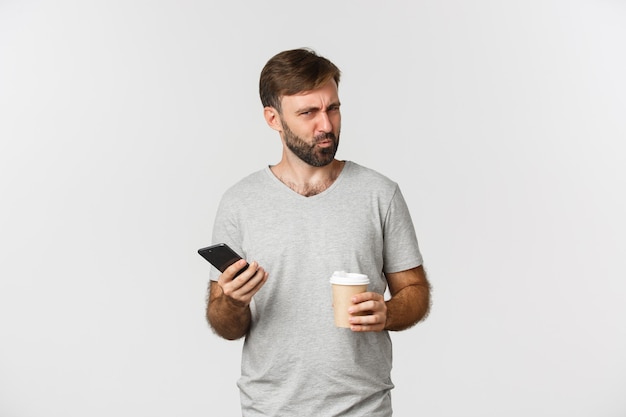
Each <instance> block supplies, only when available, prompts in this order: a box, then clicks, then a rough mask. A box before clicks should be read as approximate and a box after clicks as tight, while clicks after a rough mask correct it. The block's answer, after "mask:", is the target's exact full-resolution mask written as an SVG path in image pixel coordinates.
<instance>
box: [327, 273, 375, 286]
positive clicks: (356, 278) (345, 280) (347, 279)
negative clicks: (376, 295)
mask: <svg viewBox="0 0 626 417" xmlns="http://www.w3.org/2000/svg"><path fill="white" fill-rule="evenodd" d="M330 283H331V284H338V285H367V284H369V283H370V279H369V278H368V277H367V275H365V274H358V273H356V272H345V271H335V272H334V273H333V275H332V276H331V277H330Z"/></svg>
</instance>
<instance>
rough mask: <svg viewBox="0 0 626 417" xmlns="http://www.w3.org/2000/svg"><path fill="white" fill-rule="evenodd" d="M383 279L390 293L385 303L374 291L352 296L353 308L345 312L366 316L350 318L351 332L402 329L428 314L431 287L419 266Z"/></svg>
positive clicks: (380, 295)
mask: <svg viewBox="0 0 626 417" xmlns="http://www.w3.org/2000/svg"><path fill="white" fill-rule="evenodd" d="M385 276H386V278H387V282H388V284H389V292H390V294H391V298H390V299H389V300H388V301H386V302H385V301H384V298H383V295H382V294H378V293H375V292H365V293H362V294H357V295H355V296H354V297H353V299H352V302H353V303H354V304H355V305H354V306H352V307H350V309H349V310H348V311H349V312H350V314H355V313H363V312H367V314H368V315H365V316H359V315H353V316H351V317H350V323H351V324H352V326H351V329H352V330H353V331H356V332H372V331H374V332H376V331H381V330H404V329H408V328H409V327H411V326H413V325H415V324H416V323H418V322H419V321H420V320H422V319H424V318H425V317H426V316H427V315H428V311H429V310H430V284H429V283H428V280H427V279H426V273H425V272H424V268H423V267H422V266H421V265H420V266H418V267H416V268H413V269H409V270H406V271H402V272H394V273H391V274H385Z"/></svg>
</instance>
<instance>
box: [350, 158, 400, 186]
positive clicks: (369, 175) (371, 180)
mask: <svg viewBox="0 0 626 417" xmlns="http://www.w3.org/2000/svg"><path fill="white" fill-rule="evenodd" d="M346 164H347V167H348V174H349V175H348V177H349V178H351V179H352V180H355V181H357V182H358V183H360V184H364V185H366V184H370V185H372V184H374V185H377V186H379V187H385V188H396V186H397V183H396V182H395V181H394V180H392V179H391V178H389V177H388V176H386V175H384V174H382V173H381V172H379V171H377V170H375V169H373V168H369V167H366V166H363V165H360V164H357V163H356V162H354V161H346Z"/></svg>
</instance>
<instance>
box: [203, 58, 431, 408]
mask: <svg viewBox="0 0 626 417" xmlns="http://www.w3.org/2000/svg"><path fill="white" fill-rule="evenodd" d="M339 78H340V71H339V69H338V68H337V67H336V66H335V65H334V64H333V63H332V62H330V61H329V60H327V59H326V58H323V57H320V56H318V55H317V54H316V53H314V52H313V51H310V50H305V49H296V50H289V51H284V52H281V53H279V54H277V55H276V56H274V57H273V58H271V59H270V60H269V61H268V62H267V64H266V65H265V67H264V68H263V71H262V72H261V77H260V95H261V101H262V104H263V106H264V109H263V114H264V117H265V120H266V122H267V124H268V125H269V126H270V127H271V128H272V129H274V130H276V131H277V132H278V133H279V135H280V138H281V140H282V144H283V152H282V159H281V160H280V162H279V163H278V164H276V165H273V166H268V167H266V168H265V169H262V170H261V171H258V172H255V173H253V174H252V175H250V176H248V177H246V178H244V179H243V180H241V181H240V182H239V183H237V184H236V185H234V186H233V187H232V188H230V189H229V190H228V191H227V192H226V193H225V194H224V196H223V197H222V200H221V202H220V206H219V208H218V212H217V215H216V219H215V225H214V229H213V242H214V243H218V242H224V243H227V244H228V245H229V246H231V247H232V248H233V249H235V251H237V252H238V253H239V254H241V255H242V256H243V257H244V258H245V259H248V260H250V267H249V268H248V269H247V270H246V271H244V272H243V273H241V274H240V275H239V276H238V277H236V278H234V276H235V275H236V273H237V271H238V270H239V269H241V267H242V266H244V265H245V263H246V261H245V260H241V261H239V262H238V263H235V264H234V265H232V266H231V267H229V268H228V269H227V270H225V271H224V273H222V274H221V275H219V276H217V274H218V272H217V270H215V269H212V274H213V275H211V282H210V289H209V291H210V292H209V301H208V306H207V319H208V321H209V323H210V325H211V327H212V328H213V330H214V331H215V332H216V333H217V334H218V335H220V336H222V337H224V338H226V339H238V338H241V337H245V341H244V346H243V352H242V364H241V377H240V379H239V381H238V386H239V389H240V394H241V407H242V413H243V415H244V416H369V417H372V416H389V415H391V414H392V408H391V397H390V390H391V389H392V388H393V383H392V381H391V378H390V373H391V365H392V363H391V354H392V352H391V340H390V337H389V334H388V331H389V330H403V329H406V328H409V327H411V326H412V325H414V324H416V323H417V322H418V321H420V320H421V319H423V318H424V317H425V316H426V314H427V313H428V309H429V303H430V286H429V284H428V281H427V279H426V276H425V273H424V269H423V267H422V256H421V254H420V251H419V248H418V244H417V239H416V236H415V231H414V228H413V224H412V221H411V217H410V215H409V211H408V208H407V206H406V203H405V201H404V199H403V197H402V194H401V192H400V189H399V188H398V185H397V184H396V183H394V182H392V181H391V180H389V179H388V178H386V177H384V176H383V175H381V174H379V173H377V172H375V171H373V170H370V169H367V168H365V167H362V166H359V165H357V164H356V163H354V162H351V161H340V160H337V159H335V153H336V152H337V146H338V144H339V134H340V130H341V113H340V111H339V109H340V101H339V96H338V84H339ZM340 270H342V271H347V272H358V273H362V274H366V275H368V276H369V278H370V286H369V288H368V290H369V291H368V292H365V293H362V294H360V295H357V296H354V298H353V299H352V301H353V305H352V306H351V307H350V309H349V312H350V314H351V317H350V324H351V327H350V328H338V327H335V325H334V322H333V310H332V300H331V286H330V284H329V278H330V276H331V275H332V274H333V272H334V271H340ZM387 288H388V289H389V294H390V298H389V299H385V297H384V293H385V290H386V289H387Z"/></svg>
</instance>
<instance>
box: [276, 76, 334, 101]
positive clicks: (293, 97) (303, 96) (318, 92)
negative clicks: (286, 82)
mask: <svg viewBox="0 0 626 417" xmlns="http://www.w3.org/2000/svg"><path fill="white" fill-rule="evenodd" d="M320 98H321V99H322V100H323V101H330V102H335V101H336V102H339V94H338V91H337V84H336V83H335V81H334V80H331V81H329V82H328V83H326V84H324V85H323V86H321V87H318V88H315V89H313V90H306V91H301V92H298V93H295V94H290V95H283V96H281V97H280V100H281V102H282V103H285V102H293V103H298V102H307V101H319V100H320Z"/></svg>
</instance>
